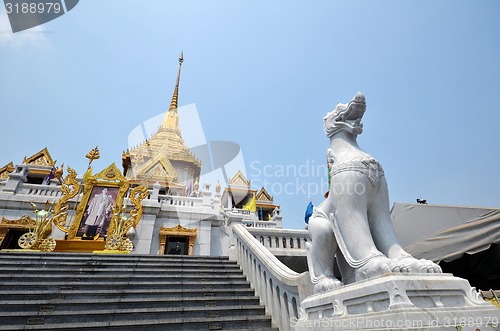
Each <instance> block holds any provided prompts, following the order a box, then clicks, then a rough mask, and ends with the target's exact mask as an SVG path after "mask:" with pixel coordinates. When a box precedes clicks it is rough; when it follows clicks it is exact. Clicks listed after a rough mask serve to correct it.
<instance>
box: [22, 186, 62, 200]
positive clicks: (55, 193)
mask: <svg viewBox="0 0 500 331" xmlns="http://www.w3.org/2000/svg"><path fill="white" fill-rule="evenodd" d="M16 194H24V195H37V196H44V197H61V196H62V191H61V187H60V186H51V185H42V184H27V183H23V184H22V185H21V186H20V187H19V188H18V189H17V192H16Z"/></svg>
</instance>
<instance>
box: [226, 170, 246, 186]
mask: <svg viewBox="0 0 500 331" xmlns="http://www.w3.org/2000/svg"><path fill="white" fill-rule="evenodd" d="M229 185H236V186H246V187H250V181H249V180H248V179H247V178H246V177H245V175H243V173H242V172H241V170H238V172H237V173H236V175H234V177H233V178H232V179H231V180H230V181H229Z"/></svg>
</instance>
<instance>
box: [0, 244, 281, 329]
mask: <svg viewBox="0 0 500 331" xmlns="http://www.w3.org/2000/svg"><path fill="white" fill-rule="evenodd" d="M102 328H108V329H115V330H148V331H152V330H163V331H164V330H274V331H277V329H276V328H272V327H271V318H270V317H269V316H266V315H265V311H264V307H263V306H261V305H260V304H259V298H258V297H256V296H255V293H254V290H253V289H251V288H250V285H249V283H248V282H247V281H246V278H245V276H244V275H243V273H242V272H241V270H240V269H239V267H238V265H237V264H236V262H234V261H229V260H228V258H227V257H210V256H172V255H168V256H167V255H165V256H144V255H128V256H127V255H95V254H71V253H24V252H23V253H0V330H96V329H102Z"/></svg>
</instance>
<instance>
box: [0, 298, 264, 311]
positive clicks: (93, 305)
mask: <svg viewBox="0 0 500 331" xmlns="http://www.w3.org/2000/svg"><path fill="white" fill-rule="evenodd" d="M259 304H260V303H259V298H258V297H256V296H227V297H174V296H170V297H162V298H156V299H155V300H150V299H148V298H102V299H99V300H97V299H88V298H86V299H67V300H66V298H65V296H64V295H62V294H57V295H54V296H51V297H47V298H45V299H39V300H23V299H21V298H18V299H14V300H1V299H0V311H1V312H17V311H32V312H36V311H39V310H40V309H44V308H43V307H55V309H57V310H61V309H63V310H71V311H77V310H86V309H93V310H100V309H124V308H130V307H131V306H132V307H135V308H149V309H152V308H162V307H163V308H172V307H225V306H248V305H259ZM47 309H49V308H47Z"/></svg>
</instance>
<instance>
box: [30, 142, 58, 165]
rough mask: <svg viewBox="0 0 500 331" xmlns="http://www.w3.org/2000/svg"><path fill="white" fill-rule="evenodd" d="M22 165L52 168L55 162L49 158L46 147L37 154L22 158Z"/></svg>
mask: <svg viewBox="0 0 500 331" xmlns="http://www.w3.org/2000/svg"><path fill="white" fill-rule="evenodd" d="M23 164H35V165H43V166H50V167H53V166H54V165H55V162H54V161H53V160H52V157H51V156H50V153H49V150H48V149H47V147H45V148H43V149H42V150H41V151H39V152H38V153H35V154H33V155H32V156H30V157H26V156H25V157H24V160H23Z"/></svg>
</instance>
